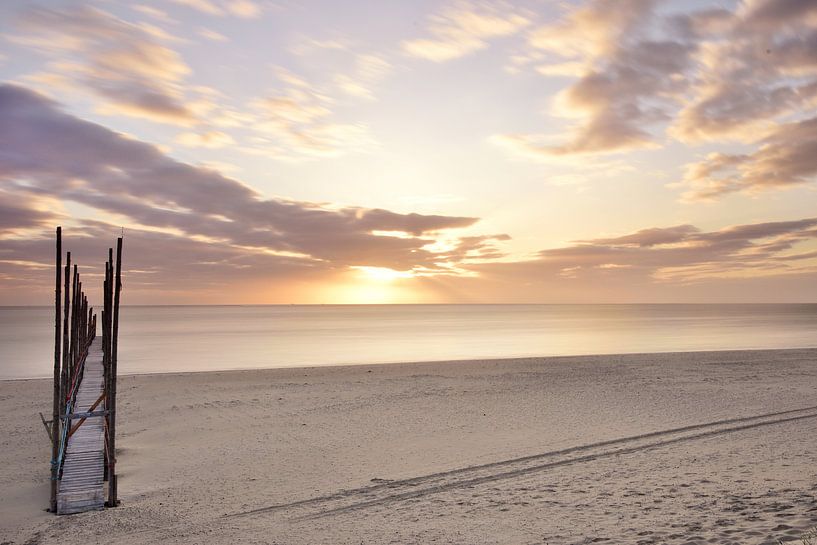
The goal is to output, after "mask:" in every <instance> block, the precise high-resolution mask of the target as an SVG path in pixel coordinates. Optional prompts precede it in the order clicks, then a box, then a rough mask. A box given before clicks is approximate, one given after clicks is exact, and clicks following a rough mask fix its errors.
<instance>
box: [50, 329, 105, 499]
mask: <svg viewBox="0 0 817 545" xmlns="http://www.w3.org/2000/svg"><path fill="white" fill-rule="evenodd" d="M102 359H103V354H102V339H101V338H99V337H97V338H95V339H94V340H93V341H92V342H91V346H90V348H89V350H88V355H87V356H86V358H85V364H84V369H83V372H82V381H81V382H80V384H79V388H78V389H77V394H76V404H75V405H74V413H75V415H76V414H82V413H91V412H93V411H94V409H96V408H97V407H98V406H99V405H100V401H101V400H102V399H103V398H104V395H105V373H104V367H103V365H102ZM77 423H78V422H77V421H72V427H73V426H74V425H76V424H77ZM104 424H105V420H104V419H103V418H88V419H86V421H85V422H83V423H82V425H81V426H80V427H79V428H77V429H76V431H75V432H74V433H73V434H71V435H70V436H69V437H68V440H67V444H66V448H65V460H64V461H63V464H62V477H61V478H60V480H59V486H58V487H57V513H58V514H60V515H68V514H71V513H81V512H83V511H89V510H93V509H102V508H103V507H104V506H105V488H104V487H105V479H104V477H105V425H104ZM69 433H70V431H69Z"/></svg>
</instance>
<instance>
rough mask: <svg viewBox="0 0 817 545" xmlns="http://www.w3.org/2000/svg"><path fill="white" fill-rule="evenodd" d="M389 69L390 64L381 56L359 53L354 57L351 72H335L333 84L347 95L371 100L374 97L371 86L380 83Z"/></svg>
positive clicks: (390, 67)
mask: <svg viewBox="0 0 817 545" xmlns="http://www.w3.org/2000/svg"><path fill="white" fill-rule="evenodd" d="M391 70H392V66H391V64H390V63H389V62H388V61H387V60H385V59H384V58H383V57H381V56H379V55H373V54H360V55H357V56H356V58H355V66H354V69H353V72H352V74H351V75H348V74H336V75H335V84H336V85H337V87H338V89H340V90H341V91H342V92H343V93H345V94H347V95H351V96H353V97H357V98H365V99H369V100H371V99H374V94H373V91H372V88H373V87H374V86H375V85H377V84H378V83H380V81H382V80H383V78H385V77H386V76H387V75H388V74H389V73H390V72H391Z"/></svg>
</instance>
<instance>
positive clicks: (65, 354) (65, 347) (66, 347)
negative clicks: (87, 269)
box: [60, 252, 71, 412]
mask: <svg viewBox="0 0 817 545" xmlns="http://www.w3.org/2000/svg"><path fill="white" fill-rule="evenodd" d="M70 277H71V252H68V254H67V256H66V263H65V279H64V282H65V299H64V301H65V303H64V305H63V308H64V309H65V315H64V316H63V320H62V392H61V393H60V399H61V401H60V403H61V404H62V406H63V407H65V396H66V395H68V385H67V384H68V362H69V361H70V357H71V352H70V350H71V345H70V342H69V337H68V319H69V317H70V313H71V312H70V307H69V306H68V305H69V303H70V302H71V287H70V286H69V285H68V279H69V278H70ZM61 411H62V409H60V412H61Z"/></svg>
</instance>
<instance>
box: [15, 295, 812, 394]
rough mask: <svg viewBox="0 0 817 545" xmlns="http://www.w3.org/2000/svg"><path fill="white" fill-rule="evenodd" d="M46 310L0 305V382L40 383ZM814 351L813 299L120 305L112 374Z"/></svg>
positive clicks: (48, 357) (49, 356)
mask: <svg viewBox="0 0 817 545" xmlns="http://www.w3.org/2000/svg"><path fill="white" fill-rule="evenodd" d="M52 312H53V310H52V309H50V308H48V307H0V379H7V378H24V377H46V376H50V373H51V365H52V362H53V357H54V356H53V338H54V337H53V329H52V328H53V324H54V321H53V320H54V318H53V315H52V314H51V313H52ZM802 347H817V304H802V305H790V304H781V305H361V306H353V305H329V306H307V305H303V306H302V305H290V306H188V307H184V306H176V307H173V306H167V307H123V309H122V318H121V328H120V357H119V361H120V370H121V372H123V373H157V372H158V373H162V372H175V371H207V370H215V369H242V368H257V367H294V366H307V365H332V364H344V363H379V362H400V361H433V360H449V359H471V358H504V357H514V356H552V355H571V354H610V353H625V352H671V351H688V350H721V349H733V348H802Z"/></svg>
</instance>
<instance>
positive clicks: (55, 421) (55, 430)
mask: <svg viewBox="0 0 817 545" xmlns="http://www.w3.org/2000/svg"><path fill="white" fill-rule="evenodd" d="M55 270H56V273H55V275H54V276H55V280H54V410H53V413H52V418H51V505H50V509H51V512H53V513H56V512H57V477H58V473H59V467H58V464H57V457H58V456H59V449H60V405H61V398H62V387H61V386H62V385H61V380H62V377H61V376H60V375H61V373H62V365H61V361H60V349H61V347H60V345H61V344H62V343H61V342H60V341H61V340H62V339H61V338H60V318H61V317H62V308H61V306H60V305H61V302H62V301H61V300H60V299H61V297H60V295H61V293H60V289H61V280H62V227H57V251H56V267H55Z"/></svg>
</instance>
